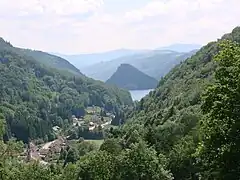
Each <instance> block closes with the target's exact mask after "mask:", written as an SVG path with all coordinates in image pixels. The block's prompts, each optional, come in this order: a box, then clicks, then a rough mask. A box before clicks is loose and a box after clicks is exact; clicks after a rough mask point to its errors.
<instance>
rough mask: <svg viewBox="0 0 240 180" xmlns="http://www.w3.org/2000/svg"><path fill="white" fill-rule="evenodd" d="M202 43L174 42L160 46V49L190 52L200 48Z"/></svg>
mask: <svg viewBox="0 0 240 180" xmlns="http://www.w3.org/2000/svg"><path fill="white" fill-rule="evenodd" d="M201 47H202V45H200V44H172V45H169V46H165V47H160V48H158V49H159V50H172V51H176V52H190V51H192V50H196V49H200V48H201Z"/></svg>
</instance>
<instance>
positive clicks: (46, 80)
mask: <svg viewBox="0 0 240 180" xmlns="http://www.w3.org/2000/svg"><path fill="white" fill-rule="evenodd" d="M50 61H51V59H50ZM131 103H132V100H131V96H130V94H129V92H127V91H125V90H122V89H118V88H116V87H111V86H107V85H105V84H104V83H102V82H99V81H95V80H92V79H90V78H87V77H85V76H79V75H76V76H73V74H71V73H64V72H62V71H57V70H56V69H50V68H47V67H46V66H44V65H42V64H41V63H39V59H37V57H36V59H35V58H32V57H30V56H27V55H26V53H25V52H23V53H21V51H19V49H15V48H14V47H13V46H12V45H10V44H9V43H6V42H5V41H3V40H1V41H0V113H2V114H3V115H4V117H5V119H6V122H7V136H8V137H11V136H15V137H17V138H18V139H21V140H24V142H26V141H27V140H28V138H31V139H36V138H45V137H48V138H50V139H52V133H51V132H52V127H53V126H55V125H57V126H60V127H63V126H65V125H67V124H68V123H69V119H70V117H71V116H72V115H73V114H76V113H77V112H78V111H80V110H81V109H82V108H84V107H86V106H89V105H96V106H100V107H104V108H105V109H106V110H108V111H117V110H118V108H120V106H121V105H124V104H125V105H127V104H128V105H129V104H131ZM8 137H6V138H8Z"/></svg>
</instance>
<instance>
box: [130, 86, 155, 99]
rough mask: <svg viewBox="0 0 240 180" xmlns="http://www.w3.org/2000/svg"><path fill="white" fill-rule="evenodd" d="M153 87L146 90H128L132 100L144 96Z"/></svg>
mask: <svg viewBox="0 0 240 180" xmlns="http://www.w3.org/2000/svg"><path fill="white" fill-rule="evenodd" d="M152 90H153V89H146V90H132V91H129V92H130V93H131V96H132V99H133V101H140V100H141V99H142V98H143V97H144V96H146V95H148V94H149V92H150V91H152Z"/></svg>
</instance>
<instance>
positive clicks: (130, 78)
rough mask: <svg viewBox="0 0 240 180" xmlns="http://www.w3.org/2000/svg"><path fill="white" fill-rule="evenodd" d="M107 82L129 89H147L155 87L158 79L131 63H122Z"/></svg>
mask: <svg viewBox="0 0 240 180" xmlns="http://www.w3.org/2000/svg"><path fill="white" fill-rule="evenodd" d="M106 83H107V84H112V85H116V86H118V87H119V88H124V89H128V90H145V89H153V88H155V87H156V86H157V84H158V81H157V80H156V79H154V78H152V77H150V76H148V75H146V74H144V73H143V72H141V71H139V70H138V69H137V68H135V67H133V66H132V65H130V64H121V65H120V66H119V67H118V69H117V71H116V72H115V73H114V74H113V75H112V76H111V77H110V78H109V79H108V80H107V81H106Z"/></svg>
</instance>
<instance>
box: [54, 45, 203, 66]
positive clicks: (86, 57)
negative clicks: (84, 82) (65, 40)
mask: <svg viewBox="0 0 240 180" xmlns="http://www.w3.org/2000/svg"><path fill="white" fill-rule="evenodd" d="M200 47H201V45H198V44H172V45H170V46H166V47H160V48H156V50H162V51H164V50H166V52H168V51H176V52H189V51H192V50H195V49H200ZM150 51H154V49H124V48H123V49H116V50H111V51H106V52H101V53H90V54H84V53H83V54H73V55H66V54H61V53H50V54H54V55H57V56H59V57H62V58H64V59H67V60H68V61H69V62H70V63H72V64H73V65H74V66H76V67H77V68H78V69H80V70H82V68H86V67H89V66H91V65H94V64H97V63H101V62H107V61H111V60H113V59H117V58H122V57H127V56H132V55H137V54H143V53H147V52H150Z"/></svg>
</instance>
